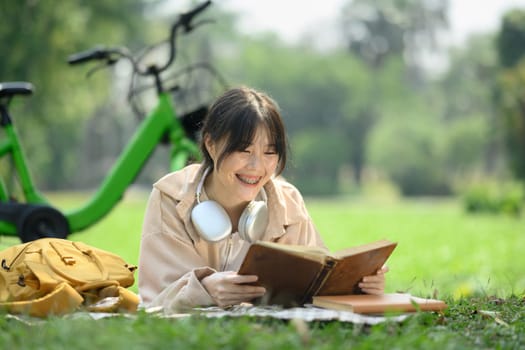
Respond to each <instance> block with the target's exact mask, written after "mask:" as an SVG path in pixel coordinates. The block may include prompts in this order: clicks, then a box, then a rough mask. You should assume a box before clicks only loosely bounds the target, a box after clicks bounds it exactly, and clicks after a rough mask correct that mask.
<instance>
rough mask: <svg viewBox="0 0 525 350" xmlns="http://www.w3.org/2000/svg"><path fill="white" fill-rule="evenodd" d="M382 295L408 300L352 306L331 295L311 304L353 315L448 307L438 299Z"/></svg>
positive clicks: (318, 297) (316, 299)
mask: <svg viewBox="0 0 525 350" xmlns="http://www.w3.org/2000/svg"><path fill="white" fill-rule="evenodd" d="M384 295H386V296H394V297H395V296H399V297H403V296H405V297H406V298H407V299H408V300H403V301H398V302H395V301H392V302H391V304H389V305H386V304H385V303H378V304H376V305H373V304H366V305H359V304H357V305H352V303H351V302H337V301H336V300H337V297H344V296H337V295H331V296H314V297H313V300H312V304H313V305H314V306H318V307H322V308H328V309H335V310H346V311H352V312H355V313H367V314H377V313H387V312H417V311H418V308H419V310H420V311H441V310H444V309H446V308H447V307H448V306H447V304H446V303H445V302H444V301H442V300H438V299H427V298H421V297H417V296H413V295H410V294H400V293H392V294H384ZM359 297H360V296H359ZM334 299H335V300H334ZM412 303H415V304H417V305H418V307H416V306H414V305H413V304H412Z"/></svg>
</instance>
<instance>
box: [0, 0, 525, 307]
mask: <svg viewBox="0 0 525 350" xmlns="http://www.w3.org/2000/svg"><path fill="white" fill-rule="evenodd" d="M192 3H193V2H191V1H189V2H177V4H176V6H175V5H174V2H173V1H172V2H168V1H152V0H149V1H147V0H126V1H119V2H108V1H102V0H94V1H90V2H89V3H84V2H81V1H68V2H63V3H60V5H57V2H56V1H50V0H47V1H46V0H42V1H17V2H12V1H1V2H0V11H1V13H2V18H3V24H2V26H1V28H0V38H1V40H0V45H1V50H0V52H2V55H1V58H0V63H1V64H0V77H1V80H2V81H30V82H32V83H33V84H34V86H35V88H36V89H35V93H34V94H33V96H32V97H30V98H27V99H17V100H16V101H15V104H14V105H13V115H14V121H15V123H16V126H17V127H18V129H19V132H20V134H21V138H22V141H23V144H24V147H25V151H26V153H27V155H28V158H29V159H30V167H31V169H32V172H33V176H34V178H35V180H36V182H37V184H38V188H39V189H41V190H42V191H44V192H45V193H47V194H48V195H49V196H50V199H51V201H52V203H55V204H56V205H57V206H60V207H63V208H68V207H70V206H75V205H78V204H79V203H81V202H82V201H83V200H85V198H86V196H87V195H88V194H89V193H90V191H92V190H93V189H94V188H96V187H97V186H98V185H99V184H100V182H101V181H102V179H103V177H104V176H105V175H106V174H107V172H108V170H109V168H110V167H111V165H112V164H113V162H114V161H115V159H116V157H117V156H118V155H119V153H120V151H121V150H122V147H123V145H124V144H125V143H126V141H127V140H128V139H129V137H130V135H131V134H132V132H133V131H134V128H135V127H136V125H137V123H138V120H137V118H136V117H135V115H134V113H133V111H132V110H131V109H130V106H129V103H128V101H127V100H126V94H127V88H128V86H129V83H130V82H129V73H130V69H129V67H128V66H127V65H126V64H125V63H122V64H120V63H119V64H117V65H116V66H115V67H114V69H111V70H102V71H100V72H97V73H96V74H92V75H90V77H89V79H86V78H85V77H86V73H87V72H88V71H89V70H90V69H91V68H92V67H68V66H67V64H66V58H67V56H68V55H70V54H72V53H74V52H78V51H82V50H85V49H88V48H91V47H93V46H95V45H100V44H104V45H107V46H114V45H126V46H128V47H129V48H130V49H131V50H133V51H138V50H140V49H142V48H143V47H145V46H147V45H148V44H151V43H153V42H158V41H160V40H162V39H165V38H167V33H168V28H169V25H170V24H171V23H172V22H173V21H174V19H175V18H176V15H177V13H178V12H180V11H183V10H184V9H185V6H186V8H189V7H190V4H192ZM301 3H302V2H297V6H296V8H295V12H293V13H289V14H288V17H299V16H300V14H301V6H306V5H301ZM226 5H227V1H224V3H221V1H215V2H214V5H213V9H212V10H211V11H209V12H208V13H207V15H206V16H205V17H206V18H209V19H212V22H211V23H209V24H207V25H205V26H203V27H201V28H199V29H198V30H196V31H194V32H193V33H191V34H190V35H189V36H187V37H185V38H184V39H182V40H181V41H180V42H179V45H178V47H179V50H180V52H179V56H178V58H179V60H178V63H177V66H176V67H175V68H181V67H183V66H184V64H188V63H192V62H197V61H208V62H211V63H213V65H214V66H215V67H216V68H217V69H218V71H219V72H220V73H221V75H222V76H223V77H224V78H225V79H226V81H228V83H229V84H230V85H238V84H245V85H250V86H253V87H256V88H258V89H262V90H264V91H267V92H268V93H269V94H270V95H271V96H272V97H274V98H275V99H276V101H277V102H278V103H279V105H280V107H281V109H282V112H283V116H284V119H285V122H286V125H287V128H288V132H289V140H290V144H291V152H292V156H291V161H290V163H289V167H288V169H287V170H286V172H285V173H284V176H285V177H286V178H288V179H289V180H290V181H291V182H293V183H294V184H295V185H296V186H297V187H298V188H299V189H300V190H301V192H302V193H303V194H304V196H305V199H306V203H307V206H308V207H309V210H310V212H311V215H312V217H313V218H314V221H315V222H316V225H317V227H318V229H319V231H320V232H321V234H322V235H323V238H324V239H325V240H326V242H327V245H328V246H329V247H330V248H331V249H333V250H337V249H342V248H344V247H346V246H349V245H355V244H361V243H367V242H368V241H371V240H374V239H379V238H388V239H391V240H395V241H398V242H399V247H398V249H396V251H395V253H394V255H393V256H392V258H391V259H390V261H389V266H390V267H391V270H392V271H391V272H390V273H389V277H388V283H389V287H388V288H387V289H389V290H390V291H394V290H401V291H411V292H415V293H416V294H423V295H424V296H428V295H432V296H441V295H454V296H457V297H460V296H463V295H472V294H475V293H480V292H481V293H488V294H501V295H510V294H514V293H522V292H523V290H524V289H525V273H524V271H523V266H525V261H524V258H523V254H522V252H523V250H524V249H525V225H524V223H525V222H524V219H523V217H522V213H521V212H522V207H523V202H524V187H523V180H524V178H525V165H524V164H525V122H524V120H525V111H524V110H523V108H522V106H523V103H524V99H525V96H524V95H523V87H524V86H525V75H524V73H525V62H522V60H521V58H522V56H523V54H524V53H525V44H524V43H525V40H524V39H525V12H524V10H520V9H515V10H512V9H509V10H508V11H506V12H505V13H504V14H502V15H501V16H499V18H498V20H497V21H496V22H497V23H498V25H497V26H496V28H493V29H492V30H488V31H485V32H481V33H475V34H472V35H469V36H468V37H466V38H464V40H462V41H461V42H460V43H458V42H456V41H450V42H448V41H447V39H446V38H447V36H446V32H447V31H448V30H449V29H450V28H449V24H450V18H449V14H450V3H449V2H447V1H425V0H419V1H417V0H414V1H360V0H354V1H351V0H348V1H342V2H341V3H340V5H341V7H340V8H339V9H338V11H336V13H337V16H336V17H334V18H333V19H332V21H326V20H325V21H323V22H320V23H318V24H317V25H315V26H312V28H310V30H308V31H307V32H304V33H303V34H302V36H301V37H300V38H298V39H297V40H294V41H293V42H290V41H288V40H284V39H283V38H281V37H279V35H278V34H277V33H274V32H271V31H254V32H251V31H247V30H246V28H245V27H246V24H244V25H243V26H241V25H239V24H240V22H241V21H242V19H243V16H242V14H241V13H238V12H235V8H234V7H231V6H226ZM258 6H264V3H263V2H261V4H260V5H258ZM274 11H275V12H276V13H279V11H281V9H280V8H278V7H275V8H274ZM472 15H473V16H475V14H474V13H473V14H472ZM495 15H496V14H495ZM334 38H335V39H337V40H334ZM328 44H329V45H328ZM165 54H166V52H165V51H163V49H162V47H160V48H158V50H154V51H152V52H149V53H148V57H147V58H146V60H148V59H151V60H156V59H159V57H162V56H164V55H165ZM174 83H175V80H174ZM178 83H179V84H180V85H181V86H183V87H186V88H188V89H189V90H188V91H189V93H188V91H186V93H183V92H184V91H185V90H181V91H180V92H176V93H174V101H176V103H177V109H178V110H179V112H181V113H183V112H184V111H189V110H191V109H192V108H194V107H195V106H198V105H199V104H201V103H203V102H210V101H211V100H212V99H213V97H215V96H216V95H217V94H218V93H219V92H220V90H221V88H222V87H221V86H220V84H218V81H217V80H216V79H214V77H213V76H211V75H210V76H200V75H199V76H188V77H186V76H185V77H183V80H181V81H179V82H178ZM143 84H151V82H143ZM150 102H151V96H148V93H145V94H144V95H143V96H141V98H140V99H139V101H137V106H138V109H139V111H144V110H147V108H148V105H149V103H150ZM139 114H140V113H139ZM167 152H168V150H166V149H163V148H159V149H158V150H157V151H156V153H155V154H154V156H153V158H152V159H151V160H150V161H149V162H148V165H147V167H146V169H144V171H143V172H142V173H141V175H140V177H139V178H138V179H137V181H136V182H135V186H134V188H133V189H132V190H130V191H129V192H128V194H127V196H126V197H125V198H124V200H123V202H122V204H121V205H120V206H119V207H117V208H116V209H115V210H114V211H113V212H111V213H110V214H109V215H108V217H106V218H104V219H103V220H102V221H101V222H100V224H97V225H95V226H94V227H93V228H90V229H89V230H87V231H86V232H82V233H77V234H74V235H72V236H71V239H76V240H83V241H86V242H88V243H92V244H94V245H97V246H99V247H101V248H106V249H108V250H111V251H114V252H116V253H119V254H121V255H123V256H125V257H126V258H127V259H128V260H130V261H131V262H134V263H136V262H137V260H138V244H139V240H140V226H141V223H142V214H143V210H144V207H145V201H146V199H147V195H148V192H149V190H150V188H151V184H152V183H153V182H154V181H155V180H156V179H158V178H159V177H161V176H162V175H163V174H165V173H166V172H167V171H168V153H167ZM0 166H1V167H0V172H2V174H3V175H6V176H8V177H9V178H13V177H12V176H11V175H12V174H10V167H9V164H8V162H7V161H3V162H2V163H1V164H0ZM8 185H9V186H11V187H13V188H15V189H16V186H17V183H16V181H14V180H13V181H12V183H9V184H8ZM3 242H7V243H6V244H10V243H12V241H9V240H7V241H6V239H5V238H4V239H3Z"/></svg>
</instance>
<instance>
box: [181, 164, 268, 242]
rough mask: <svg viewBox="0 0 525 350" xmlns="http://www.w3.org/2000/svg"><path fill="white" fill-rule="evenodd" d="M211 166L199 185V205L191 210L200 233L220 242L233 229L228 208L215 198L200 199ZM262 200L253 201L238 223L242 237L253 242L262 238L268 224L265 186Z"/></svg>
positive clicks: (192, 219)
mask: <svg viewBox="0 0 525 350" xmlns="http://www.w3.org/2000/svg"><path fill="white" fill-rule="evenodd" d="M209 171H210V168H207V169H206V170H205V171H204V173H203V174H202V178H201V180H200V182H199V184H198V185H197V191H196V193H195V196H196V197H197V203H198V204H197V205H196V206H195V208H193V210H192V211H191V221H192V223H193V225H194V226H195V229H196V230H197V232H198V233H199V235H200V236H201V237H202V238H204V239H205V240H207V241H209V242H218V241H220V240H223V239H224V238H226V237H228V236H229V235H230V234H231V231H232V223H231V221H230V217H229V216H228V213H226V210H224V208H223V207H221V205H220V204H219V203H217V202H216V201H213V200H207V201H204V202H201V201H200V196H201V192H202V187H203V186H204V180H205V179H206V176H207V175H208V173H209ZM261 197H262V199H263V200H262V201H256V200H253V201H251V202H250V203H249V204H248V205H247V206H246V208H245V209H244V210H243V212H242V214H241V217H240V218H239V223H238V225H237V227H238V231H239V236H240V237H241V239H243V240H245V241H248V242H250V243H253V242H255V241H257V240H258V239H260V238H261V237H262V235H263V234H264V231H265V230H266V226H267V225H268V206H267V205H266V202H267V201H268V198H267V196H266V192H265V191H264V188H261Z"/></svg>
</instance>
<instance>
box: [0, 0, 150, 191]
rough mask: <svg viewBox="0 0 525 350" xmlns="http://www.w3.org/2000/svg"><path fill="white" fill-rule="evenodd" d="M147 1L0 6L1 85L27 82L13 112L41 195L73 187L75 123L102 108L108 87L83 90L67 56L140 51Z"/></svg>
mask: <svg viewBox="0 0 525 350" xmlns="http://www.w3.org/2000/svg"><path fill="white" fill-rule="evenodd" d="M151 3H152V1H147V0H125V1H118V2H113V1H104V0H93V1H89V2H85V1H80V0H72V1H66V2H60V3H57V2H56V1H51V0H41V1H32V0H21V1H9V0H1V1H0V16H1V18H2V26H0V52H2V57H1V58H0V60H1V62H0V77H1V78H0V79H1V80H2V81H30V82H32V83H33V84H34V86H35V88H36V91H35V94H34V96H33V97H31V98H30V99H29V100H26V101H24V102H23V107H21V105H22V103H19V104H18V105H17V106H14V107H15V111H14V121H15V123H16V124H17V126H18V128H19V130H20V133H21V135H22V139H23V143H24V146H25V148H26V151H27V154H28V158H29V159H30V163H31V164H30V167H31V169H32V170H33V174H34V176H35V180H36V181H37V184H38V185H39V187H41V188H43V189H57V188H63V187H66V186H69V185H71V184H72V183H75V177H76V175H77V173H76V169H77V165H78V164H77V162H76V159H75V158H76V156H77V155H76V152H75V151H74V150H75V145H77V144H78V142H79V140H78V138H79V135H80V133H81V128H80V127H79V126H80V125H81V123H82V120H83V119H85V118H86V117H88V116H90V115H91V114H92V113H93V112H94V111H95V110H96V108H97V106H98V105H99V104H100V103H101V102H102V101H104V99H105V98H106V95H107V91H108V89H107V88H103V86H104V85H105V86H106V87H110V86H111V85H110V84H109V83H108V81H107V80H98V81H97V82H95V83H93V82H92V83H90V84H85V82H84V81H83V75H82V73H81V72H80V71H78V70H74V69H71V68H68V67H67V65H66V58H67V56H68V55H70V54H72V53H74V52H77V51H80V50H84V49H87V48H90V47H92V46H94V45H95V44H99V43H105V44H108V45H116V44H119V43H122V42H127V43H131V44H135V45H137V44H139V43H141V42H143V41H144V38H145V37H146V35H147V32H148V31H147V30H145V28H147V26H145V25H144V23H145V21H144V14H145V9H146V7H147V6H148V5H151Z"/></svg>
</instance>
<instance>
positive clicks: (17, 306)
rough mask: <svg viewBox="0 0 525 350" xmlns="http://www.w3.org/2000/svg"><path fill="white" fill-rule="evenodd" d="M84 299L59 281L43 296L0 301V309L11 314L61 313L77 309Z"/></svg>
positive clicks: (43, 315)
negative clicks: (32, 298)
mask: <svg viewBox="0 0 525 350" xmlns="http://www.w3.org/2000/svg"><path fill="white" fill-rule="evenodd" d="M83 301H84V299H83V298H82V296H81V295H80V293H78V292H77V291H76V290H75V288H73V287H71V286H70V285H69V284H68V283H66V282H62V283H60V284H59V285H58V286H57V287H56V288H55V289H54V290H53V291H52V292H51V293H48V294H46V295H45V296H43V297H41V298H38V299H34V300H24V301H12V302H3V303H0V309H2V310H6V311H7V312H9V313H13V314H27V315H30V316H35V317H46V316H49V315H63V314H67V313H70V312H72V311H74V310H75V309H77V308H78V307H79V306H80V305H81V304H82V302H83Z"/></svg>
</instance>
